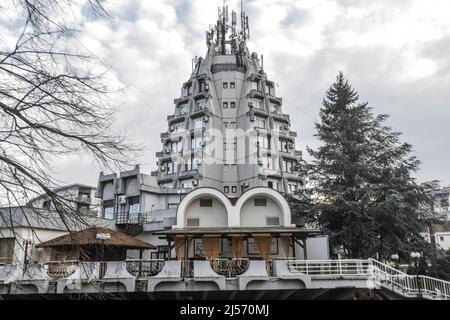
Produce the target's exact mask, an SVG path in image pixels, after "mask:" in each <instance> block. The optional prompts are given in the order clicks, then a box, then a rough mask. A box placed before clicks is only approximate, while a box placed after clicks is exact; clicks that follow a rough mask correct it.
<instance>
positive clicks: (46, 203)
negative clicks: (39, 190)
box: [42, 200, 52, 210]
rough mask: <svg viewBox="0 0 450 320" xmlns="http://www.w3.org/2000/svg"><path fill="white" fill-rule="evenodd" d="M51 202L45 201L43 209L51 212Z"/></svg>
mask: <svg viewBox="0 0 450 320" xmlns="http://www.w3.org/2000/svg"><path fill="white" fill-rule="evenodd" d="M51 203H52V202H51V201H50V200H44V202H43V203H42V208H43V209H47V210H50V205H51Z"/></svg>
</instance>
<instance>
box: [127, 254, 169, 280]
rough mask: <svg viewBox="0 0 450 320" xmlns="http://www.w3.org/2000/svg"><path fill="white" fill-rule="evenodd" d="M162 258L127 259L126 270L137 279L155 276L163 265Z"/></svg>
mask: <svg viewBox="0 0 450 320" xmlns="http://www.w3.org/2000/svg"><path fill="white" fill-rule="evenodd" d="M164 262H165V261H164V260H163V259H148V260H143V259H127V260H125V265H126V268H127V271H128V272H129V273H130V274H132V275H133V276H135V277H136V278H137V279H141V278H147V277H153V276H156V275H157V274H158V273H160V272H161V270H162V269H163V267H164Z"/></svg>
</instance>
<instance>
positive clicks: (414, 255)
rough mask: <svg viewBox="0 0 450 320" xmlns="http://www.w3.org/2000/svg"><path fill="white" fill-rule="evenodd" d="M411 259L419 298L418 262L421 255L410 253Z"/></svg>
mask: <svg viewBox="0 0 450 320" xmlns="http://www.w3.org/2000/svg"><path fill="white" fill-rule="evenodd" d="M410 256H411V259H412V261H413V265H414V267H415V269H416V280H417V289H418V290H419V296H420V295H421V288H420V287H421V285H420V277H419V261H420V257H421V254H420V252H411V254H410Z"/></svg>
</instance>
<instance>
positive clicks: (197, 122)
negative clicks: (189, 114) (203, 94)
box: [194, 118, 204, 129]
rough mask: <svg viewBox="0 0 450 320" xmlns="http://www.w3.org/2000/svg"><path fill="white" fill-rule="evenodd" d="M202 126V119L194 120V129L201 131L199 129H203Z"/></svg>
mask: <svg viewBox="0 0 450 320" xmlns="http://www.w3.org/2000/svg"><path fill="white" fill-rule="evenodd" d="M203 124H204V122H203V118H197V119H194V129H201V128H203Z"/></svg>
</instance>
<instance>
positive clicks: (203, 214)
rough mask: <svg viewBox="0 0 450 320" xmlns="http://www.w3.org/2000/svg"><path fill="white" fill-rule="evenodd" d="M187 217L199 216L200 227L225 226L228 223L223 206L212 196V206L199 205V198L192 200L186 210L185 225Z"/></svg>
mask: <svg viewBox="0 0 450 320" xmlns="http://www.w3.org/2000/svg"><path fill="white" fill-rule="evenodd" d="M188 218H199V219H200V227H226V226H227V225H228V217H227V210H226V208H225V206H224V205H223V204H222V203H221V202H220V201H218V200H217V199H214V198H212V207H200V199H196V200H194V201H193V202H192V203H191V205H190V206H189V207H188V208H187V210H186V221H185V225H186V226H187V219H188Z"/></svg>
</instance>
